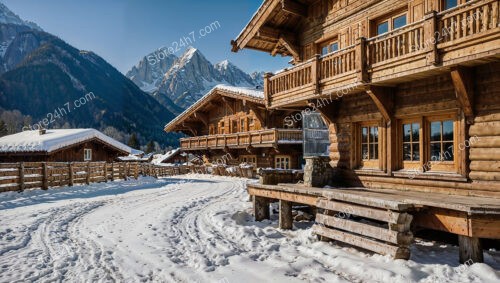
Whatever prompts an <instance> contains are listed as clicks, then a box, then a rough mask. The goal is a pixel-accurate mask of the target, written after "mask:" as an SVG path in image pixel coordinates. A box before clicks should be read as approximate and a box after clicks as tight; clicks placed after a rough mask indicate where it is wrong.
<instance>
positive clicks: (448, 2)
mask: <svg viewBox="0 0 500 283" xmlns="http://www.w3.org/2000/svg"><path fill="white" fill-rule="evenodd" d="M456 6H457V0H444V8H445V9H451V8H453V7H456Z"/></svg>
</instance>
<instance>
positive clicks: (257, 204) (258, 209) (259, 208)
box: [253, 196, 270, 221]
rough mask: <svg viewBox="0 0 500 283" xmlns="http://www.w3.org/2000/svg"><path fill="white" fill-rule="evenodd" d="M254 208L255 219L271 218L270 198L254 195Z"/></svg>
mask: <svg viewBox="0 0 500 283" xmlns="http://www.w3.org/2000/svg"><path fill="white" fill-rule="evenodd" d="M253 209H254V213H255V221H262V220H264V219H270V213H269V200H268V199H266V198H263V197H259V196H254V197H253Z"/></svg>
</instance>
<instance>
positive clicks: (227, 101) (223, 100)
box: [222, 96, 235, 114]
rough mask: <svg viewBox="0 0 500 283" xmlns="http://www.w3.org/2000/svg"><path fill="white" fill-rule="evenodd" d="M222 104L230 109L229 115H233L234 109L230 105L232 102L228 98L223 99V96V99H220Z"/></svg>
mask: <svg viewBox="0 0 500 283" xmlns="http://www.w3.org/2000/svg"><path fill="white" fill-rule="evenodd" d="M222 102H224V104H225V105H226V106H227V107H228V108H229V109H231V113H233V114H234V113H235V111H234V107H233V105H232V100H230V99H229V98H227V97H224V96H223V97H222Z"/></svg>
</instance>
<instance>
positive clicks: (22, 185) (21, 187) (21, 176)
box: [19, 162, 26, 191]
mask: <svg viewBox="0 0 500 283" xmlns="http://www.w3.org/2000/svg"><path fill="white" fill-rule="evenodd" d="M25 188H26V184H25V183H24V162H21V163H19V190H20V191H24V189H25Z"/></svg>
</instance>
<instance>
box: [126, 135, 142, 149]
mask: <svg viewBox="0 0 500 283" xmlns="http://www.w3.org/2000/svg"><path fill="white" fill-rule="evenodd" d="M128 146H130V147H131V148H133V149H138V148H139V147H140V145H139V140H138V139H137V135H136V134H135V133H132V135H131V136H130V138H129V139H128Z"/></svg>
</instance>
